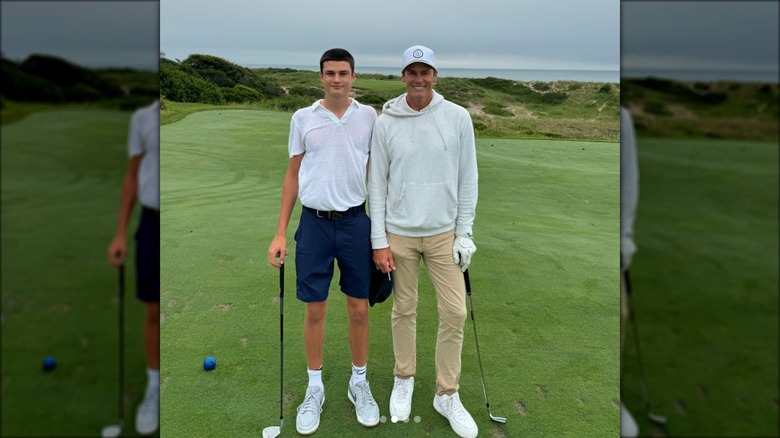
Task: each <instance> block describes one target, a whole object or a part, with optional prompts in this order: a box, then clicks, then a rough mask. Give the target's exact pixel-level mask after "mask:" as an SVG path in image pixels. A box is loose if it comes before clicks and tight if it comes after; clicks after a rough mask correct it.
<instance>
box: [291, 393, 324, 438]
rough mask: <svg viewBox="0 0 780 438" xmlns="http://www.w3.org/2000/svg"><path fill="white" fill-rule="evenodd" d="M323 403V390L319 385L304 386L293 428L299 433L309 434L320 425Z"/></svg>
mask: <svg viewBox="0 0 780 438" xmlns="http://www.w3.org/2000/svg"><path fill="white" fill-rule="evenodd" d="M323 403H325V390H324V389H322V388H320V387H319V386H310V387H308V388H306V395H305V396H304V397H303V403H301V405H300V406H298V415H297V416H296V417H295V429H296V430H297V431H298V433H299V434H301V435H311V434H313V433H314V432H316V431H317V428H318V427H320V414H321V413H322V404H323Z"/></svg>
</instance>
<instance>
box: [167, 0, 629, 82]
mask: <svg viewBox="0 0 780 438" xmlns="http://www.w3.org/2000/svg"><path fill="white" fill-rule="evenodd" d="M269 3H270V4H269ZM269 3H266V2H257V1H254V0H233V1H228V2H223V3H221V4H220V7H219V8H215V7H214V3H213V2H211V1H210V0H209V1H207V0H163V1H162V2H161V5H160V26H161V33H160V47H161V50H162V51H163V52H164V53H165V54H166V56H167V57H168V58H178V59H183V58H185V57H186V56H188V55H190V54H193V53H206V54H212V55H216V56H221V57H224V58H226V59H229V60H231V61H233V62H236V63H238V64H243V65H247V64H256V65H260V64H265V65H314V66H316V65H317V60H318V59H319V56H320V55H321V54H322V52H323V51H324V50H326V49H328V48H331V47H343V48H346V49H347V50H349V51H350V52H352V54H353V55H355V58H356V60H357V62H358V64H361V63H362V64H363V65H366V66H376V67H394V66H396V65H398V64H399V63H400V57H401V53H402V52H403V50H404V49H405V48H407V47H409V46H411V45H414V44H424V45H427V46H429V47H431V48H433V49H434V51H436V53H437V58H438V60H439V63H440V65H441V66H442V67H484V68H518V69H522V68H541V69H559V68H562V69H564V68H573V69H578V68H579V69H604V70H610V69H611V70H617V69H618V68H619V62H620V61H619V56H620V53H619V50H620V49H619V17H620V16H619V7H618V6H619V5H618V3H617V2H616V1H614V0H596V1H589V2H582V1H580V0H557V1H547V0H526V1H522V2H518V1H505V0H483V1H478V2H475V1H468V2H467V1H462V0H457V1H448V0H429V1H427V2H417V1H412V0H400V1H395V2H376V3H373V2H372V3H367V2H361V1H358V0H344V1H341V2H317V1H308V2H296V1H290V2H269Z"/></svg>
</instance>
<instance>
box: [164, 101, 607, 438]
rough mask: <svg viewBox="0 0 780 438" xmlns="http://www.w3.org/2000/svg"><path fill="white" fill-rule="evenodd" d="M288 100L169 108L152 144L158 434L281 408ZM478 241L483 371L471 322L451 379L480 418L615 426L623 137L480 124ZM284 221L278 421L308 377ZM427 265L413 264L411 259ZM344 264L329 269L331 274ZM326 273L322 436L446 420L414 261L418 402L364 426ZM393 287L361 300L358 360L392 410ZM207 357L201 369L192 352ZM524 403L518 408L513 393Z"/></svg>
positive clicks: (397, 431)
mask: <svg viewBox="0 0 780 438" xmlns="http://www.w3.org/2000/svg"><path fill="white" fill-rule="evenodd" d="M289 117H290V115H289V114H286V113H280V112H267V111H252V110H231V111H228V110H216V111H204V112H197V113H192V114H190V115H189V116H187V117H186V118H184V119H182V120H180V121H178V122H176V123H170V124H167V125H164V126H163V127H162V130H161V134H162V138H161V141H162V146H161V151H162V156H161V169H162V181H161V184H162V186H161V192H162V194H161V202H162V208H163V210H164V215H163V220H162V224H161V233H162V237H161V240H162V242H161V243H162V261H161V263H162V265H161V275H162V300H161V313H162V316H161V317H162V325H161V336H162V343H163V350H162V358H161V359H162V370H163V371H162V393H161V394H162V401H161V403H162V434H163V435H166V436H230V437H241V436H247V437H249V436H257V435H258V434H259V433H260V431H261V430H262V428H263V427H265V426H269V425H276V424H278V421H279V418H278V413H279V380H278V379H279V374H278V373H279V369H278V366H279V338H278V336H279V333H278V328H279V302H278V292H279V289H278V274H277V271H276V270H275V269H273V268H272V267H270V266H269V265H268V264H267V255H266V250H267V247H268V244H269V243H270V240H271V238H272V236H273V234H274V232H275V229H276V223H277V217H278V213H279V201H280V193H281V184H282V180H283V177H284V172H285V170H286V166H287V160H288V159H287V137H288V129H289ZM477 149H478V160H479V167H480V199H479V205H478V207H477V219H476V223H475V226H474V234H475V241H476V244H477V246H478V248H479V249H478V252H477V254H476V255H475V257H474V260H473V263H472V266H471V268H470V271H471V275H472V286H473V291H474V295H473V300H474V311H475V318H476V323H477V325H478V332H479V340H480V349H481V354H482V360H483V363H484V367H485V376H486V383H487V387H488V392H489V396H490V401H491V408H492V411H493V413H494V414H495V415H500V416H505V417H507V418H508V419H509V422H508V424H506V425H504V426H499V425H496V424H493V423H492V422H491V421H490V420H489V418H488V417H487V413H486V412H485V407H484V400H483V398H482V390H481V383H480V377H479V367H478V364H477V357H476V350H475V346H474V337H473V332H472V327H471V322H470V321H467V322H466V324H467V325H466V327H465V330H466V334H465V341H464V346H463V356H462V367H463V374H462V377H461V382H460V383H461V397H462V399H463V401H464V403H465V405H466V406H467V408H468V409H469V410H470V412H471V413H472V414H473V415H474V417H475V419H476V421H477V423H478V425H479V427H480V430H481V433H482V435H484V436H498V437H510V436H542V435H544V436H569V437H583V436H599V437H601V436H608V435H612V436H615V435H617V433H618V407H617V400H618V399H619V393H618V386H619V385H618V383H619V376H618V364H619V362H618V329H617V328H618V320H619V318H618V295H617V293H615V291H616V290H617V287H618V285H617V280H618V279H617V276H616V275H613V273H614V272H617V269H618V258H617V256H616V252H615V248H617V247H618V214H617V211H618V204H619V203H618V194H619V193H618V192H619V190H618V153H619V151H618V146H617V144H616V143H596V142H565V141H543V140H536V141H531V140H528V141H522V140H508V139H478V141H477ZM299 213H300V206H297V207H296V209H295V211H294V213H293V220H292V221H291V224H290V230H289V233H288V249H289V251H290V253H291V256H290V258H289V259H288V272H287V283H286V284H287V289H286V296H285V306H284V313H285V318H284V319H285V335H284V339H285V354H284V356H285V357H284V359H285V361H284V364H285V365H284V368H285V369H284V374H285V383H284V394H285V396H284V418H285V425H284V436H297V434H296V433H295V431H294V422H295V412H296V411H295V408H296V407H297V406H298V404H300V402H301V401H302V397H303V393H304V391H305V388H306V382H307V376H306V372H305V367H306V365H305V355H304V353H303V335H302V329H303V324H302V323H303V314H304V306H303V305H302V303H301V302H299V301H298V300H297V299H296V298H295V281H294V269H292V268H293V267H294V261H295V260H294V257H293V256H292V255H294V241H293V239H292V235H293V232H294V229H295V228H296V226H297V220H298V215H299ZM422 270H423V268H421V271H422ZM337 275H338V274H337ZM337 283H338V282H337V279H334V281H333V283H332V286H331V291H330V292H331V295H330V300H329V301H330V306H329V308H330V312H329V315H328V319H327V325H326V327H327V328H326V340H325V355H324V376H323V378H324V383H325V387H326V393H327V397H326V402H325V411H324V413H323V418H322V422H321V425H320V430H319V431H318V432H317V434H318V436H320V435H321V436H340V437H349V436H377V437H379V436H381V437H402V436H403V437H407V436H453V434H452V431H451V429H450V427H449V425H448V424H447V423H446V421H445V420H444V419H443V418H442V417H441V416H440V415H439V414H437V413H436V412H435V411H434V410H433V407H432V406H431V402H432V397H433V391H434V386H435V383H434V381H435V370H434V365H433V355H434V347H435V336H436V328H435V327H436V325H437V322H436V321H437V316H436V307H435V299H433V296H434V295H433V290H432V285H431V282H430V280H429V279H428V278H427V276H425V275H422V276H421V281H420V295H421V300H420V304H419V308H418V315H419V318H418V342H417V344H418V375H417V388H416V389H415V396H414V397H415V398H414V406H413V410H412V418H414V417H415V416H419V417H420V422H419V423H415V422H414V421H411V422H409V423H407V424H391V423H390V422H386V423H383V424H380V425H379V426H377V427H376V428H372V429H365V428H364V427H362V426H360V425H358V424H357V422H356V421H355V419H354V409H353V407H352V405H351V403H350V402H349V401H348V400H347V397H346V394H345V392H346V382H347V379H348V378H349V373H350V367H349V364H350V352H349V347H348V343H347V322H348V321H347V314H346V310H345V307H346V303H345V299H344V296H343V295H342V294H341V293H340V292H339V291H338V286H337ZM390 310H391V303H390V302H387V303H384V304H381V305H378V306H376V307H374V308H371V310H370V318H371V339H370V345H369V363H368V378H369V380H370V382H371V385H372V390H373V392H374V395H375V397H376V398H377V401H378V402H379V405H380V410H381V413H382V415H385V416H387V415H388V400H389V397H390V391H391V389H392V388H391V387H392V368H393V352H392V340H391V334H390ZM209 355H213V356H215V357H216V358H217V368H216V369H215V370H214V371H211V372H206V371H204V370H203V368H202V361H203V359H204V358H205V357H206V356H209ZM521 407H522V408H521Z"/></svg>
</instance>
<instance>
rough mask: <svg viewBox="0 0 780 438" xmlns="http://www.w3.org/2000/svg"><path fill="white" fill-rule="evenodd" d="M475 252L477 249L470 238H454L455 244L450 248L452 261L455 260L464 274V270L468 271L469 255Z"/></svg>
mask: <svg viewBox="0 0 780 438" xmlns="http://www.w3.org/2000/svg"><path fill="white" fill-rule="evenodd" d="M475 252H477V247H476V245H474V241H473V240H471V238H470V237H468V236H457V235H456V236H455V244H454V245H453V246H452V259H453V260H455V263H456V264H457V265H460V270H461V271H462V272H466V269H468V267H469V264H470V263H471V255H472V254H474V253H475Z"/></svg>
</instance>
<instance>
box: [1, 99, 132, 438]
mask: <svg viewBox="0 0 780 438" xmlns="http://www.w3.org/2000/svg"><path fill="white" fill-rule="evenodd" d="M36 107H38V106H36ZM18 108H22V109H23V108H27V106H19V107H18ZM4 113H5V111H4ZM129 121H130V113H129V112H121V111H107V110H83V109H82V110H80V109H62V108H56V107H52V108H48V109H47V110H46V111H42V112H33V113H31V114H29V115H27V116H26V117H25V118H24V119H22V120H21V121H19V122H16V123H11V124H4V125H3V129H2V275H1V278H2V355H1V356H2V418H0V425H2V426H1V427H2V429H1V430H0V432H1V433H0V434H2V436H97V435H98V434H99V433H100V429H101V428H102V427H103V426H106V425H109V424H114V423H116V422H117V402H116V400H117V395H118V394H117V391H118V388H117V368H118V364H117V359H118V353H117V351H118V340H117V336H118V334H117V319H118V314H117V311H118V304H117V302H116V297H117V293H118V292H117V274H116V271H115V270H114V269H112V268H110V267H109V266H108V261H107V248H108V244H109V242H110V240H111V238H112V236H113V234H114V229H115V227H116V219H117V211H118V207H119V197H120V190H121V189H120V187H121V184H122V178H123V175H124V169H125V167H126V165H127V153H126V146H125V144H126V142H127V132H128V125H129ZM136 213H137V210H136ZM134 227H135V219H134V220H133V222H132V223H131V228H132V229H134ZM130 257H131V259H130V260H132V247H131V253H130ZM133 266H134V263H133V262H132V261H130V262H129V263H128V272H132V268H133ZM134 291H135V288H134V276H133V275H131V274H130V275H128V281H127V297H126V306H125V308H126V312H127V317H126V318H127V319H126V323H127V332H126V333H127V341H126V348H127V352H126V360H127V361H126V391H125V399H126V402H127V410H126V412H125V417H126V418H127V420H128V421H127V426H126V427H125V434H126V435H127V436H132V435H133V434H134V431H133V427H132V424H133V423H132V422H133V419H134V415H135V406H136V405H137V404H138V403H139V402H140V400H141V398H142V397H143V390H144V385H145V382H146V373H145V368H146V366H145V361H144V355H143V343H142V331H141V327H142V321H143V314H144V309H143V306H142V305H141V304H140V303H139V302H138V301H137V300H136V299H135V292H134ZM49 354H53V355H55V356H56V358H57V361H58V367H57V368H56V369H55V370H54V371H52V372H50V373H44V372H43V371H42V370H41V362H42V361H43V358H44V357H45V356H46V355H49Z"/></svg>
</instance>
